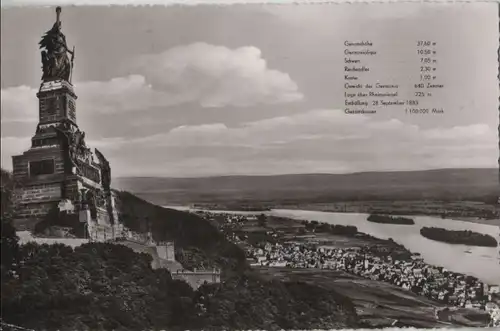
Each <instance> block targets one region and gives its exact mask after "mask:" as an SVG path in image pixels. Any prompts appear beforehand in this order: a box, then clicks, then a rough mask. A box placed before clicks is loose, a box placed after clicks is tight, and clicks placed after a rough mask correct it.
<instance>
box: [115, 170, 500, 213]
mask: <svg viewBox="0 0 500 331" xmlns="http://www.w3.org/2000/svg"><path fill="white" fill-rule="evenodd" d="M498 176H499V174H498V169H439V170H427V171H404V172H362V173H353V174H297V175H275V176H222V177H203V178H162V177H122V178H116V179H114V181H113V185H114V187H116V188H118V189H122V190H127V191H130V192H133V193H135V194H137V195H139V196H141V197H142V198H145V199H147V200H149V201H152V202H154V203H156V204H164V205H166V204H189V203H217V202H221V201H224V202H227V201H233V202H256V203H266V202H267V203H282V204H283V203H296V202H301V203H321V202H335V201H364V200H366V201H368V200H399V201H404V200H448V201H460V200H470V201H483V202H491V201H494V200H495V199H496V198H495V197H498V194H499V192H500V188H499V187H500V185H499V182H498Z"/></svg>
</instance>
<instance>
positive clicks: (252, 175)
mask: <svg viewBox="0 0 500 331" xmlns="http://www.w3.org/2000/svg"><path fill="white" fill-rule="evenodd" d="M470 170H472V171H477V170H478V171H481V170H485V171H488V170H494V171H498V167H496V168H495V167H491V168H435V169H425V170H397V171H391V170H382V171H359V172H345V173H327V172H324V173H319V172H309V173H277V174H266V175H255V174H225V175H212V176H144V175H143V176H141V175H138V176H113V178H114V179H127V178H137V179H140V178H162V179H196V178H219V177H279V176H322V175H324V176H342V175H358V174H377V173H380V174H382V173H385V174H389V173H391V174H394V173H419V172H440V171H445V172H450V171H470Z"/></svg>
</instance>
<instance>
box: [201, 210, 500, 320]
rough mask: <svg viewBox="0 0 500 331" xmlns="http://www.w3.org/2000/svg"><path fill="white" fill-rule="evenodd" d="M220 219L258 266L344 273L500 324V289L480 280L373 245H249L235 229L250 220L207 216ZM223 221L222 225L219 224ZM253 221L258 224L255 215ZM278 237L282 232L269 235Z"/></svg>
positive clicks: (229, 236) (228, 232)
mask: <svg viewBox="0 0 500 331" xmlns="http://www.w3.org/2000/svg"><path fill="white" fill-rule="evenodd" d="M204 216H205V217H209V218H211V219H212V221H215V220H216V219H217V220H218V221H219V222H218V224H219V228H220V229H221V230H222V231H224V232H225V233H226V236H227V238H228V239H229V240H232V241H233V242H236V243H238V244H240V245H242V246H243V247H245V249H246V251H247V256H249V258H250V260H251V261H252V264H253V265H254V266H269V267H289V268H323V269H331V270H342V271H346V272H349V273H352V274H355V275H358V276H361V277H364V278H369V279H372V280H378V281H384V282H389V283H392V284H394V285H397V286H400V287H402V288H404V289H407V290H409V291H412V292H414V293H415V294H418V295H422V296H425V297H427V298H429V299H432V300H435V301H440V302H442V303H445V304H447V305H450V306H456V307H463V308H475V309H482V310H486V311H488V313H489V314H490V316H491V319H492V326H500V308H499V303H500V299H499V298H500V293H499V292H500V287H499V286H489V285H488V284H485V283H483V282H481V281H479V280H478V279H476V278H474V277H470V276H465V275H462V274H459V273H455V272H451V271H448V270H446V269H444V268H442V267H435V266H431V265H428V264H426V263H425V262H424V261H423V260H422V259H421V258H420V257H418V256H416V255H414V256H412V257H411V259H410V260H397V259H393V258H392V257H391V256H390V255H388V256H380V255H378V254H375V252H373V251H372V249H371V248H369V247H353V248H344V249H340V248H334V247H326V246H319V245H313V244H304V243H301V242H293V241H288V242H283V240H278V241H281V243H280V242H275V243H270V242H262V243H259V244H257V245H255V244H254V245H250V244H249V243H248V242H246V241H245V238H244V237H243V238H242V237H241V236H238V235H236V234H235V233H234V232H233V230H235V229H237V228H238V227H239V225H240V224H242V223H244V222H248V221H250V219H249V218H248V216H245V215H227V214H226V215H221V214H217V215H214V214H207V215H204ZM221 220H223V221H224V222H222V223H220V221H221ZM251 220H255V216H252V219H251ZM268 234H270V235H271V236H272V237H274V238H277V237H278V236H279V233H278V232H273V233H268Z"/></svg>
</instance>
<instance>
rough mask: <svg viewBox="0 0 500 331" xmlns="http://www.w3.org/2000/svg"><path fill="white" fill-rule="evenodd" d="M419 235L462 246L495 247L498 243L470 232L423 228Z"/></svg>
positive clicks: (493, 239) (488, 237) (491, 238)
mask: <svg viewBox="0 0 500 331" xmlns="http://www.w3.org/2000/svg"><path fill="white" fill-rule="evenodd" d="M420 234H421V235H422V236H423V237H425V238H427V239H431V240H435V241H441V242H445V243H448V244H462V245H470V246H482V247H497V246H498V242H497V241H496V239H495V238H493V237H492V236H490V235H488V234H482V233H477V232H473V231H470V230H465V231H464V230H460V231H454V230H447V229H443V228H435V227H423V228H422V229H420Z"/></svg>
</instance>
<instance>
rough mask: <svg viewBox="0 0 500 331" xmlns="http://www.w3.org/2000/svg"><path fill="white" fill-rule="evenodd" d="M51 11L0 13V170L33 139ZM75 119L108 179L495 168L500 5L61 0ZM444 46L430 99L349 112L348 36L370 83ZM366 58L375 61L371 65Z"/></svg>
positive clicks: (410, 75) (403, 74) (413, 67)
mask: <svg viewBox="0 0 500 331" xmlns="http://www.w3.org/2000/svg"><path fill="white" fill-rule="evenodd" d="M54 19H55V14H54V8H9V9H5V8H3V9H2V12H1V58H2V61H1V89H2V90H1V107H2V117H1V134H2V167H4V168H8V169H11V167H12V166H11V156H12V155H15V154H19V153H21V152H23V151H24V150H25V149H26V148H28V147H29V145H30V138H31V136H32V135H33V134H34V132H35V128H36V123H37V116H38V108H37V107H38V106H37V99H36V96H35V94H36V91H37V89H38V87H39V84H40V76H41V68H40V65H41V64H40V53H39V50H38V49H37V47H38V45H37V42H38V41H39V39H40V37H41V35H42V34H43V33H44V32H45V31H46V30H48V29H49V28H50V27H51V26H52V24H53V22H54ZM62 22H63V32H64V33H65V34H66V38H67V41H68V44H69V45H70V47H72V46H73V45H75V46H76V58H75V72H74V75H73V76H74V85H75V91H76V93H77V95H78V96H79V98H78V101H77V120H78V124H79V126H80V128H81V129H82V130H84V131H85V132H86V137H87V138H88V144H89V145H91V147H97V148H99V149H100V150H102V151H103V152H104V153H105V155H106V156H107V157H108V159H109V160H110V162H111V165H112V169H113V174H114V176H175V177H182V176H206V175H229V174H279V173H312V172H314V173H319V172H321V173H350V172H358V171H385V170H419V169H433V168H450V167H496V162H497V158H498V135H497V134H498V131H497V127H498V92H499V91H498V81H497V72H498V64H497V49H498V12H497V7H496V6H495V5H493V4H456V5H444V4H434V5H433V4H427V5H416V4H371V5H367V4H350V5H332V4H323V5H318V4H317V5H308V6H305V5H287V6H277V5H274V6H272V5H267V6H266V5H235V6H224V7H222V6H209V5H204V6H189V7H183V6H171V7H64V8H63V12H62ZM420 39H430V40H433V41H435V42H436V43H437V45H438V48H437V50H438V52H437V55H436V56H437V57H438V59H439V66H438V76H439V83H443V84H444V85H445V88H444V89H442V90H440V91H438V92H436V93H434V94H435V95H434V96H433V98H432V99H431V100H429V101H428V103H427V104H426V106H429V107H442V108H444V109H445V114H444V115H428V116H425V115H415V116H410V115H406V114H405V112H404V107H392V108H388V109H379V110H378V112H377V114H374V115H346V114H344V112H343V109H344V107H345V106H344V100H345V98H344V49H345V47H344V45H343V44H344V41H345V40H371V41H372V42H373V44H374V48H375V49H376V51H377V52H378V54H379V55H378V56H377V57H376V59H375V58H374V59H372V60H369V61H368V62H367V65H368V66H369V67H370V68H371V72H370V73H368V74H366V75H365V76H363V77H364V78H363V79H364V80H365V81H367V82H376V81H380V82H382V83H398V84H400V86H401V88H400V90H399V93H400V96H401V98H403V99H404V98H410V97H411V96H412V94H413V93H414V90H413V89H412V86H413V85H414V83H416V82H418V81H417V79H416V77H417V76H418V68H419V65H420V64H419V62H418V60H419V58H418V56H417V55H415V52H416V47H415V42H416V40H420ZM370 61H371V62H370Z"/></svg>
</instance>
